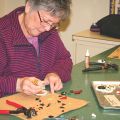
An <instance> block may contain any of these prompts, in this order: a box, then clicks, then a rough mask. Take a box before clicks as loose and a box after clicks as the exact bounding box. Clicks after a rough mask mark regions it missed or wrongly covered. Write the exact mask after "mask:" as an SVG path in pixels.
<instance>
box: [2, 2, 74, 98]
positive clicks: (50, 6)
mask: <svg viewBox="0 0 120 120" xmlns="http://www.w3.org/2000/svg"><path fill="white" fill-rule="evenodd" d="M70 4H71V1H70V0H27V1H26V4H25V7H19V8H17V9H15V10H14V11H12V12H11V13H9V14H8V15H5V16H4V17H2V18H0V97H2V96H5V95H9V94H14V93H16V92H23V93H25V94H27V95H32V94H36V93H38V92H39V91H40V87H41V86H42V85H43V83H44V84H45V85H50V89H51V92H52V93H54V91H58V90H60V89H62V88H63V82H66V81H69V80H70V79H71V77H70V76H71V70H72V60H71V58H70V53H69V52H68V51H67V49H66V48H65V46H64V45H63V42H62V40H61V39H60V37H59V35H58V31H57V29H56V28H57V27H58V24H59V22H60V21H61V20H64V19H66V18H67V17H68V16H69V14H70ZM42 80H44V82H41V81H42ZM34 81H37V85H36V84H34Z"/></svg>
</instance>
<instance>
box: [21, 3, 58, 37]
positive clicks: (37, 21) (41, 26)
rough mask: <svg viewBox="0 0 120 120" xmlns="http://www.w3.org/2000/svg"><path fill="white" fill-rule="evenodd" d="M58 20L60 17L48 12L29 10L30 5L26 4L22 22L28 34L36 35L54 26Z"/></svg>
mask: <svg viewBox="0 0 120 120" xmlns="http://www.w3.org/2000/svg"><path fill="white" fill-rule="evenodd" d="M59 22H60V18H58V17H56V16H51V15H50V12H46V11H43V10H40V11H31V9H30V6H29V5H28V4H26V8H25V15H24V18H23V23H24V29H26V30H25V31H26V32H27V33H28V35H29V36H38V35H39V34H41V33H42V32H45V31H49V30H51V29H52V28H55V27H56V26H57V25H58V23H59Z"/></svg>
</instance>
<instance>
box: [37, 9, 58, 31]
mask: <svg viewBox="0 0 120 120" xmlns="http://www.w3.org/2000/svg"><path fill="white" fill-rule="evenodd" d="M37 13H38V16H39V19H40V23H45V24H47V25H48V26H49V27H50V29H52V28H57V29H58V27H59V24H54V23H53V24H50V23H49V22H48V21H45V20H44V19H41V15H40V13H39V11H37Z"/></svg>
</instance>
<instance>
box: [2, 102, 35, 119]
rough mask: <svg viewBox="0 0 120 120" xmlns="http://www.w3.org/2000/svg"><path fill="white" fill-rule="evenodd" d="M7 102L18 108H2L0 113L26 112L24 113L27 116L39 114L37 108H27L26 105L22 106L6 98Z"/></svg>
mask: <svg viewBox="0 0 120 120" xmlns="http://www.w3.org/2000/svg"><path fill="white" fill-rule="evenodd" d="M6 103H7V104H8V105H12V106H14V107H16V108H17V109H16V110H0V114H20V113H24V115H25V116H26V117H27V118H31V117H32V116H36V115H37V111H36V110H35V109H33V108H31V107H30V108H29V109H27V108H26V107H24V106H22V105H20V104H18V103H15V102H12V101H9V100H6Z"/></svg>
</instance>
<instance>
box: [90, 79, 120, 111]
mask: <svg viewBox="0 0 120 120" xmlns="http://www.w3.org/2000/svg"><path fill="white" fill-rule="evenodd" d="M92 87H93V90H94V92H95V95H96V97H97V99H98V102H99V105H100V106H101V107H102V108H104V109H120V81H92Z"/></svg>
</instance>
